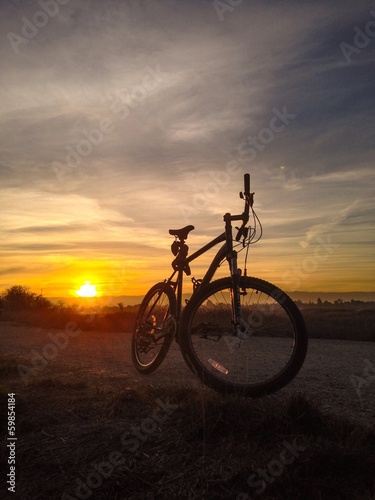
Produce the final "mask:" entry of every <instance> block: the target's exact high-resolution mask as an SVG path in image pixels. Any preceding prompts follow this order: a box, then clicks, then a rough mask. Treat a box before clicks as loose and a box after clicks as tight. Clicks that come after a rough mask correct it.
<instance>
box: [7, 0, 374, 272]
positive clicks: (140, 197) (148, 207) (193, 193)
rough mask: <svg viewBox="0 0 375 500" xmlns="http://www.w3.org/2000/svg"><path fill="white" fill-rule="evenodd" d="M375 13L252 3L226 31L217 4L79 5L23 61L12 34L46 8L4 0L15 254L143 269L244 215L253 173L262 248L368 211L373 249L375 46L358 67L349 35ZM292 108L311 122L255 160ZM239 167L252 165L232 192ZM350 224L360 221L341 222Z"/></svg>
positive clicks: (287, 132)
mask: <svg viewBox="0 0 375 500" xmlns="http://www.w3.org/2000/svg"><path fill="white" fill-rule="evenodd" d="M371 9H373V5H372V2H369V1H365V0H360V1H358V2H356V4H355V7H353V4H352V2H346V1H344V2H336V1H334V2H329V3H327V2H323V1H313V2H309V4H308V5H303V6H302V5H301V4H300V3H299V2H287V3H285V2H284V3H283V4H281V3H277V2H268V3H267V5H266V4H265V3H264V2H257V1H256V2H242V3H241V5H238V7H235V8H234V9H233V11H231V12H228V13H226V14H225V16H224V20H223V21H220V19H219V17H218V15H217V13H216V11H215V8H214V6H213V3H212V2H195V1H194V2H174V1H172V0H170V1H166V2H152V3H151V2H149V3H147V2H146V3H140V2H137V1H129V2H120V1H117V0H109V1H108V2H100V1H98V0H95V1H92V2H86V1H84V0H79V1H77V2H68V3H67V4H66V5H60V7H59V12H58V13H57V14H56V16H54V17H50V18H49V19H48V22H47V24H46V25H45V26H43V27H40V29H38V33H37V34H36V35H35V36H34V37H31V38H30V39H29V41H28V42H27V43H25V44H22V45H20V47H19V53H15V51H14V50H13V48H12V46H11V44H10V43H9V39H8V37H7V34H8V33H9V32H14V33H17V34H22V23H23V21H22V19H23V18H24V17H27V18H28V19H30V20H32V19H33V16H34V14H35V12H36V11H37V10H40V6H39V4H35V3H30V2H26V1H18V2H16V1H14V2H2V4H1V6H0V28H1V33H2V36H3V44H2V48H1V55H2V74H1V76H0V78H1V85H2V90H3V92H2V96H1V97H0V105H1V110H2V113H1V115H0V135H1V137H2V146H1V150H0V153H1V158H2V160H1V164H0V182H1V185H2V187H3V191H2V193H1V194H0V196H1V201H2V207H4V215H3V220H2V221H1V226H2V229H3V231H4V234H5V235H6V237H7V238H10V240H9V241H8V242H7V245H8V247H7V249H8V250H7V252H9V251H10V248H13V249H14V251H15V252H17V249H19V250H22V251H27V250H30V251H33V252H36V253H37V252H43V253H44V254H45V253H46V252H50V253H51V255H54V254H55V253H60V254H61V255H62V256H64V255H65V256H66V258H67V259H69V258H72V257H73V256H74V255H78V254H79V255H80V257H81V256H82V254H83V251H87V252H90V255H94V253H95V252H96V255H97V256H98V257H100V258H103V259H105V255H106V254H107V253H110V254H111V255H112V256H114V255H116V258H117V257H118V258H120V255H121V252H122V253H123V255H126V256H128V254H129V255H131V258H132V259H133V257H134V256H135V254H136V249H135V245H136V244H137V242H138V243H139V245H140V254H141V255H142V258H146V257H147V254H148V255H150V254H152V250H151V249H152V248H154V249H155V251H156V254H157V255H158V256H159V255H162V253H161V252H162V248H166V249H168V245H169V239H168V234H167V232H168V229H169V227H172V226H175V227H178V226H183V225H185V224H186V223H193V224H194V225H196V227H197V230H196V231H195V233H194V235H192V241H193V242H195V243H194V244H198V242H199V243H200V242H202V243H203V242H204V241H205V240H206V239H207V238H209V237H211V236H213V235H215V234H216V233H217V232H218V231H221V230H222V227H223V226H222V215H223V213H224V212H226V211H231V210H233V211H237V210H241V209H242V205H241V202H240V200H239V199H238V197H237V193H238V191H239V190H240V189H241V188H242V174H243V173H245V172H247V171H250V172H251V174H252V183H253V188H254V190H255V191H256V198H255V200H256V209H257V210H258V212H259V215H260V216H261V218H262V213H263V218H262V220H264V222H265V237H264V240H263V243H262V244H265V245H268V244H269V245H273V244H274V243H275V244H276V243H277V244H280V245H281V247H280V248H281V250H280V251H281V252H284V253H285V254H288V255H292V254H294V253H295V252H297V251H299V250H300V247H298V242H299V241H308V242H310V241H312V238H313V235H314V234H318V233H322V232H324V231H328V232H333V233H335V231H337V230H338V229H339V228H340V227H341V225H342V224H343V223H344V221H345V223H349V221H351V220H352V219H353V218H355V217H357V218H360V224H361V227H362V229H363V231H362V232H361V233H358V234H357V237H358V243H360V242H361V241H363V240H364V238H365V231H366V230H367V231H368V230H369V229H368V228H369V227H371V228H372V222H371V220H372V219H371V215H370V213H371V207H367V206H366V209H364V207H363V205H361V204H360V203H357V204H356V202H357V201H358V200H361V199H363V200H369V199H370V198H371V196H372V195H373V192H372V191H371V186H370V180H371V175H372V166H373V154H374V146H373V144H374V141H373V132H372V131H373V130H374V116H373V113H372V109H373V105H374V99H375V97H374V93H373V65H374V62H375V50H374V49H375V42H374V40H373V39H371V41H370V43H369V44H368V46H366V47H365V48H363V49H361V51H360V53H359V54H355V56H353V58H352V63H350V64H347V62H346V61H345V58H344V57H343V54H342V51H341V49H340V43H341V42H343V41H345V42H347V43H354V42H353V37H354V34H355V32H354V27H355V26H360V27H363V26H365V25H366V23H367V22H368V20H369V19H370V17H369V16H370V14H369V12H370V10H371ZM285 106H286V107H287V109H288V111H289V112H290V113H292V114H295V115H296V117H295V119H293V120H291V122H290V123H289V124H288V125H287V126H286V127H285V129H283V130H282V131H280V132H279V133H277V134H276V133H275V134H274V137H273V138H272V140H271V141H269V142H267V143H265V144H263V143H262V144H260V143H259V144H258V146H259V148H258V150H257V154H256V157H254V158H253V159H252V160H251V161H246V159H245V158H243V157H241V155H240V154H239V152H238V147H239V144H241V142H243V141H244V140H248V138H249V137H252V138H255V139H256V140H259V137H266V135H265V134H263V135H262V134H261V131H262V130H264V129H267V127H269V125H270V120H271V119H272V117H273V115H274V111H273V110H274V109H275V108H277V109H283V107H285ZM104 122H105V123H107V129H106V132H103V130H101V126H102V124H103V123H104ZM98 130H99V132H98ZM100 134H101V135H100ZM86 153H87V154H86ZM228 162H237V164H238V166H239V167H238V169H237V171H236V175H231V176H230V179H229V180H228V182H226V183H224V184H223V183H220V182H219V181H218V180H217V179H219V178H220V177H219V176H220V174H222V175H223V173H225V172H226V171H227V170H226V167H227V165H228ZM56 165H59V166H60V167H59V169H60V170H58V171H57V170H56V168H54V167H56ZM58 172H60V173H61V175H58ZM212 172H215V173H216V176H217V179H216V180H215V178H213V177H212V175H211V173H212ZM215 186H216V187H215ZM338 186H340V189H338ZM215 190H216V191H215ZM212 193H214V194H212ZM198 200H199V202H198ZM348 206H349V207H352V208H351V209H350V212H349V213H347V212H345V210H346V207H348ZM187 208H189V209H190V211H189V217H188V216H187V213H188V212H187ZM337 214H347V215H345V217H346V218H345V219H342V220H341V221H340V222H337V223H335V224H333V223H332V222H328V223H327V222H325V221H326V220H328V221H334V220H336V219H335V217H336V218H337ZM360 214H361V215H360ZM342 216H343V217H344V215H342ZM186 218H189V220H188V221H187V220H186ZM335 234H336V233H335ZM283 238H284V244H283V243H282V241H283ZM304 238H305V240H304ZM80 244H81V245H82V249H81V250H80V247H79V245H80ZM345 244H349V243H348V242H347V243H345ZM263 248H265V247H263ZM272 248H273V247H272ZM3 250H4V247H3ZM265 251H266V250H265ZM357 251H358V252H360V250H359V246H358V247H357ZM159 252H160V254H159ZM124 258H125V257H124ZM12 267H14V268H16V267H18V266H16V265H14V266H12V264H11V262H10V263H9V266H8V268H9V269H11V268H12Z"/></svg>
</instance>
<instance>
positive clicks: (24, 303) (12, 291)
mask: <svg viewBox="0 0 375 500" xmlns="http://www.w3.org/2000/svg"><path fill="white" fill-rule="evenodd" d="M0 300H1V302H2V303H3V307H4V309H8V310H20V309H48V308H51V307H53V304H52V302H51V301H49V300H48V299H46V298H45V297H43V296H42V295H37V294H36V293H32V292H30V289H29V287H26V286H21V285H14V286H11V287H10V288H8V289H7V290H5V292H3V294H2V295H1V296H0Z"/></svg>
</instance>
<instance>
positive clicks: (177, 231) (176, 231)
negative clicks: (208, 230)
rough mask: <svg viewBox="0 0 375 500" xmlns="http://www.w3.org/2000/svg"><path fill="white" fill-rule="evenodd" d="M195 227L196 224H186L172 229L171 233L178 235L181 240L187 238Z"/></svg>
mask: <svg viewBox="0 0 375 500" xmlns="http://www.w3.org/2000/svg"><path fill="white" fill-rule="evenodd" d="M193 229H195V227H194V226H185V227H183V228H181V229H170V230H169V234H171V235H172V236H177V238H179V239H180V240H186V238H187V237H188V234H189V233H190V231H192V230H193Z"/></svg>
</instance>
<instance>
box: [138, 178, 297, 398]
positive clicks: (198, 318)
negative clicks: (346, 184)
mask: <svg viewBox="0 0 375 500" xmlns="http://www.w3.org/2000/svg"><path fill="white" fill-rule="evenodd" d="M240 197H241V198H242V199H244V202H245V207H244V211H243V213H242V214H240V215H231V214H230V213H226V214H225V215H224V223H225V230H224V232H223V233H222V234H220V235H219V236H218V237H217V238H215V239H214V240H212V241H211V242H209V243H208V244H207V245H205V246H203V247H202V248H200V249H199V250H197V251H196V252H194V253H193V254H192V255H190V256H188V250H189V247H188V245H187V244H186V240H187V238H188V235H189V233H190V231H192V230H193V229H194V226H191V225H189V226H186V227H183V228H182V229H170V230H169V234H171V235H172V236H174V237H175V241H174V242H173V243H172V246H171V250H172V253H173V255H174V257H175V258H174V260H173V262H172V267H173V273H172V275H171V276H170V277H169V278H168V279H166V280H164V281H163V282H160V283H157V284H155V285H154V286H153V287H152V288H151V289H150V290H149V291H148V292H147V294H146V295H145V297H144V299H143V301H142V304H141V306H140V309H139V312H138V316H137V319H136V323H135V328H134V333H133V337H132V349H131V350H132V360H133V364H134V366H135V367H136V369H137V370H138V371H139V372H141V373H144V374H149V373H151V372H153V371H154V370H155V369H156V368H158V366H160V364H161V363H162V361H163V359H164V358H165V356H166V355H167V353H168V350H169V348H170V345H171V343H172V341H173V339H176V341H177V342H178V344H179V346H180V349H181V352H182V355H183V357H184V359H185V361H186V363H187V365H188V366H189V368H190V369H191V370H192V372H193V373H194V374H195V375H196V376H198V377H199V378H200V379H201V381H202V382H203V383H204V384H206V385H207V386H209V387H212V388H213V389H215V390H217V391H219V392H224V393H238V394H241V395H245V396H250V397H260V396H264V395H266V394H270V393H273V392H275V391H277V390H279V389H281V388H282V387H284V386H285V385H286V384H288V383H289V382H290V381H291V380H292V379H293V378H294V377H295V376H296V375H297V373H298V372H299V370H300V369H301V367H302V364H303V362H304V359H305V356H306V352H307V333H306V327H305V323H304V320H303V317H302V315H301V313H300V311H299V309H298V307H297V306H296V304H295V303H294V302H293V301H292V300H291V299H290V297H288V295H287V294H286V293H285V292H283V291H282V290H280V288H278V287H277V286H275V285H272V284H271V283H268V282H267V281H264V280H261V279H258V278H253V277H250V276H247V269H246V262H247V257H248V250H249V245H250V244H252V243H256V242H257V241H259V239H260V238H261V236H262V226H261V224H260V221H259V218H258V217H257V215H256V213H255V211H254V209H253V203H254V193H251V192H250V175H249V174H245V176H244V191H243V192H241V193H240ZM250 212H251V215H252V226H248V222H249V219H250ZM234 221H241V222H242V224H241V226H240V227H239V228H236V230H237V234H236V236H235V238H233V227H232V222H234ZM258 227H259V229H260V235H259V236H258V237H257V238H256V236H257V232H258ZM223 242H224V244H223V245H222V246H221V248H220V249H219V251H218V252H217V254H216V255H215V257H214V258H213V260H212V263H211V264H210V266H209V267H208V270H207V272H206V274H205V275H204V277H203V278H202V279H199V280H196V279H195V278H192V282H193V294H192V296H191V298H190V300H188V301H187V304H186V306H185V307H184V308H183V307H182V289H183V278H184V274H186V275H187V276H189V275H190V274H191V271H190V263H191V262H192V261H194V260H195V259H196V258H198V257H200V256H201V255H202V254H204V253H205V252H207V251H208V250H210V249H211V248H212V247H214V246H215V245H218V244H220V243H223ZM237 248H240V250H241V249H245V250H246V258H245V268H244V271H243V272H242V271H241V269H239V268H238V252H237V250H236V249H237ZM225 261H227V263H228V264H229V274H230V275H229V276H228V277H226V278H221V279H217V280H214V281H212V278H213V277H214V274H215V272H216V271H217V269H218V268H219V267H220V266H221V265H222V264H223V263H224V262H225Z"/></svg>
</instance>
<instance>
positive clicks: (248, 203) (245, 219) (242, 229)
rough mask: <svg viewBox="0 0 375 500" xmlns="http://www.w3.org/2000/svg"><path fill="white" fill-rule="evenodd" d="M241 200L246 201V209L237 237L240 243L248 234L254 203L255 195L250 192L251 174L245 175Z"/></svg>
mask: <svg viewBox="0 0 375 500" xmlns="http://www.w3.org/2000/svg"><path fill="white" fill-rule="evenodd" d="M240 198H241V199H244V200H245V208H244V211H243V213H242V214H241V217H240V220H242V225H241V227H240V228H238V233H237V236H236V241H240V239H241V238H242V236H243V235H245V233H246V229H245V227H246V224H247V223H248V221H249V212H250V208H251V207H252V206H253V203H254V193H251V192H250V174H245V175H244V191H243V193H242V192H241V193H240Z"/></svg>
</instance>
